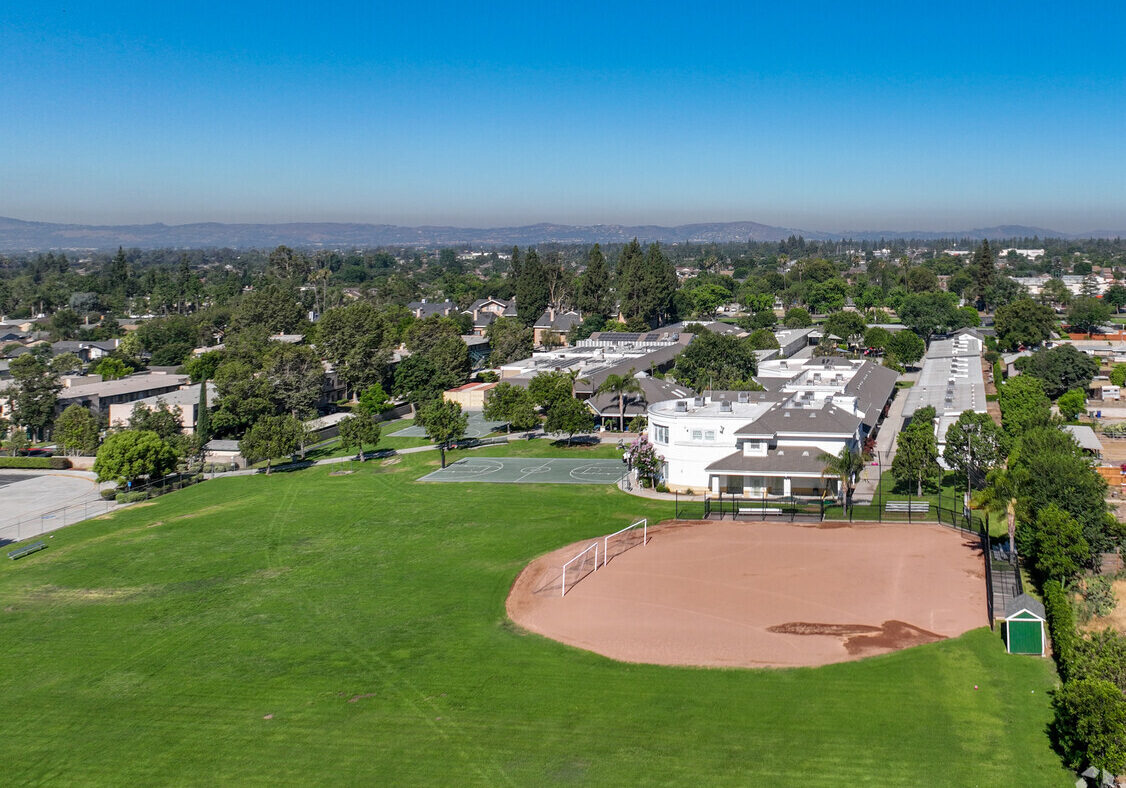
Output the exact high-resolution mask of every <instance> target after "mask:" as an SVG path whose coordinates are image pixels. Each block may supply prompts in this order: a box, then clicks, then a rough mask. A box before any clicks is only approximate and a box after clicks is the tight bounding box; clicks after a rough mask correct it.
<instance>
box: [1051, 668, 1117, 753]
mask: <svg viewBox="0 0 1126 788" xmlns="http://www.w3.org/2000/svg"><path fill="white" fill-rule="evenodd" d="M1052 706H1053V707H1054V709H1055V719H1054V720H1053V721H1052V724H1051V736H1052V740H1053V743H1054V744H1055V745H1056V749H1057V750H1058V751H1059V752H1060V754H1061V755H1063V757H1064V760H1065V761H1066V762H1067V764H1068V766H1071V767H1072V768H1073V769H1082V768H1083V767H1085V766H1096V767H1098V768H1100V769H1105V770H1106V771H1108V772H1110V773H1111V774H1118V773H1120V772H1121V771H1122V770H1123V769H1126V697H1123V695H1122V690H1120V689H1119V688H1118V687H1116V686H1115V685H1114V684H1112V683H1111V682H1109V681H1106V680H1105V679H1093V678H1082V679H1076V680H1075V681H1069V682H1067V683H1066V684H1064V685H1063V687H1061V688H1060V689H1058V690H1056V694H1055V698H1054V699H1053V701H1052Z"/></svg>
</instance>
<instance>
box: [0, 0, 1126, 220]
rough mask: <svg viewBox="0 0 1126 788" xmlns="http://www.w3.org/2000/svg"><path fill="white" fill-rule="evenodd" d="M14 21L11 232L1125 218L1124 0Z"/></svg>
mask: <svg viewBox="0 0 1126 788" xmlns="http://www.w3.org/2000/svg"><path fill="white" fill-rule="evenodd" d="M916 5H922V4H915V3H901V2H888V3H840V2H825V3H800V2H791V3H778V2H772V3H762V4H754V3H726V4H721V3H706V2H705V3H700V2H696V3H662V2H658V1H656V0H654V1H653V2H647V3H638V4H627V3H607V2H605V0H603V2H597V3H580V2H566V3H527V2H521V3H511V4H510V3H506V2H490V3H459V4H453V3H449V4H443V3H429V2H419V1H418V0H415V1H414V2H409V3H403V2H396V3H388V4H381V3H373V2H362V3H348V2H333V3H313V2H308V3H305V4H300V5H298V4H294V5H290V6H286V5H285V4H283V3H263V4H256V3H238V2H231V0H227V2H222V3H211V2H206V0H200V2H194V3H176V4H171V3H159V2H157V3H154V2H151V0H147V1H146V2H138V3H116V2H104V3H91V2H74V0H71V2H67V3H57V2H36V3H16V2H11V3H4V4H0V53H2V55H0V215H4V216H13V217H16V218H21V219H36V220H45V221H66V222H88V223H133V222H151V221H164V222H168V223H180V222H189V221H203V220H207V221H289V220H316V221H321V220H332V221H368V222H387V223H395V224H424V223H426V224H459V225H477V226H496V225H504V224H525V223H531V222H539V221H553V222H564V223H643V222H645V223H660V224H672V223H681V222H688V221H727V220H739V219H748V220H754V221H761V222H766V223H769V224H780V225H785V226H790V227H802V228H809V229H822V230H843V229H876V228H878V229H902V230H907V229H963V228H969V227H980V226H987V225H994V224H1001V223H1021V224H1039V225H1042V226H1047V227H1050V228H1053V229H1058V230H1062V231H1065V232H1069V231H1083V230H1091V229H1126V57H1123V55H1122V49H1121V42H1120V40H1119V39H1120V38H1121V34H1122V29H1123V23H1124V22H1126V11H1124V10H1123V6H1122V5H1121V4H1119V3H1085V4H1081V5H1082V7H1081V8H1078V9H1076V8H1073V7H1069V6H1067V5H1065V4H1060V3H1055V4H1046V3H1045V4H1041V3H1027V2H1026V3H1011V4H1010V3H1003V2H994V3H982V2H980V1H979V2H972V3H959V2H945V3H932V4H927V6H928V7H927V8H925V9H922V10H917V9H912V10H910V11H906V10H904V9H905V8H906V7H908V6H916Z"/></svg>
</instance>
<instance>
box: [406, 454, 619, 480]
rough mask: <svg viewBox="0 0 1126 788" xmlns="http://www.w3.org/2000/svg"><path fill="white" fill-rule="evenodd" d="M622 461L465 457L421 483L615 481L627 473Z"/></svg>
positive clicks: (424, 478) (427, 476)
mask: <svg viewBox="0 0 1126 788" xmlns="http://www.w3.org/2000/svg"><path fill="white" fill-rule="evenodd" d="M626 471H627V468H626V466H625V464H624V463H623V462H622V461H621V460H583V459H574V458H570V457H567V458H561V457H545V458H533V457H466V458H465V459H462V460H458V461H457V462H453V463H450V464H449V465H447V466H446V467H445V468H442V469H440V470H437V471H434V472H433V473H429V474H427V475H426V476H423V477H422V478H421V479H419V481H420V482H497V483H502V484H616V483H617V482H618V480H619V479H621V478H622V477H623V476H624V475H625V474H626Z"/></svg>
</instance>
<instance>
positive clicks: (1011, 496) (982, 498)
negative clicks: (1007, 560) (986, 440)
mask: <svg viewBox="0 0 1126 788" xmlns="http://www.w3.org/2000/svg"><path fill="white" fill-rule="evenodd" d="M973 502H974V504H975V505H977V506H980V507H982V508H984V509H985V510H986V511H987V512H993V513H994V514H998V515H1000V514H1004V516H1005V520H1006V524H1007V525H1008V528H1009V555H1010V556H1013V555H1016V532H1017V479H1016V476H1015V474H1013V472H1012V471H1010V470H1009V469H1008V468H994V469H993V470H991V471H990V472H989V473H988V474H987V475H986V477H985V489H984V490H982V491H981V492H979V493H978V494H977V495H975V496H974V501H973Z"/></svg>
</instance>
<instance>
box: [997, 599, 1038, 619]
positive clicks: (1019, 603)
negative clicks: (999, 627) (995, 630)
mask: <svg viewBox="0 0 1126 788" xmlns="http://www.w3.org/2000/svg"><path fill="white" fill-rule="evenodd" d="M1022 610H1027V611H1028V612H1029V613H1031V614H1032V615H1034V616H1036V617H1037V618H1039V619H1046V618H1047V614H1046V613H1045V611H1044V605H1043V604H1041V602H1040V600H1038V599H1034V598H1033V597H1030V596H1029V595H1028V594H1021V595H1020V596H1018V597H1015V598H1013V599H1010V600H1009V604H1007V605H1005V618H1012V617H1013V616H1015V615H1016V614H1017V613H1019V612H1020V611H1022Z"/></svg>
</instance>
